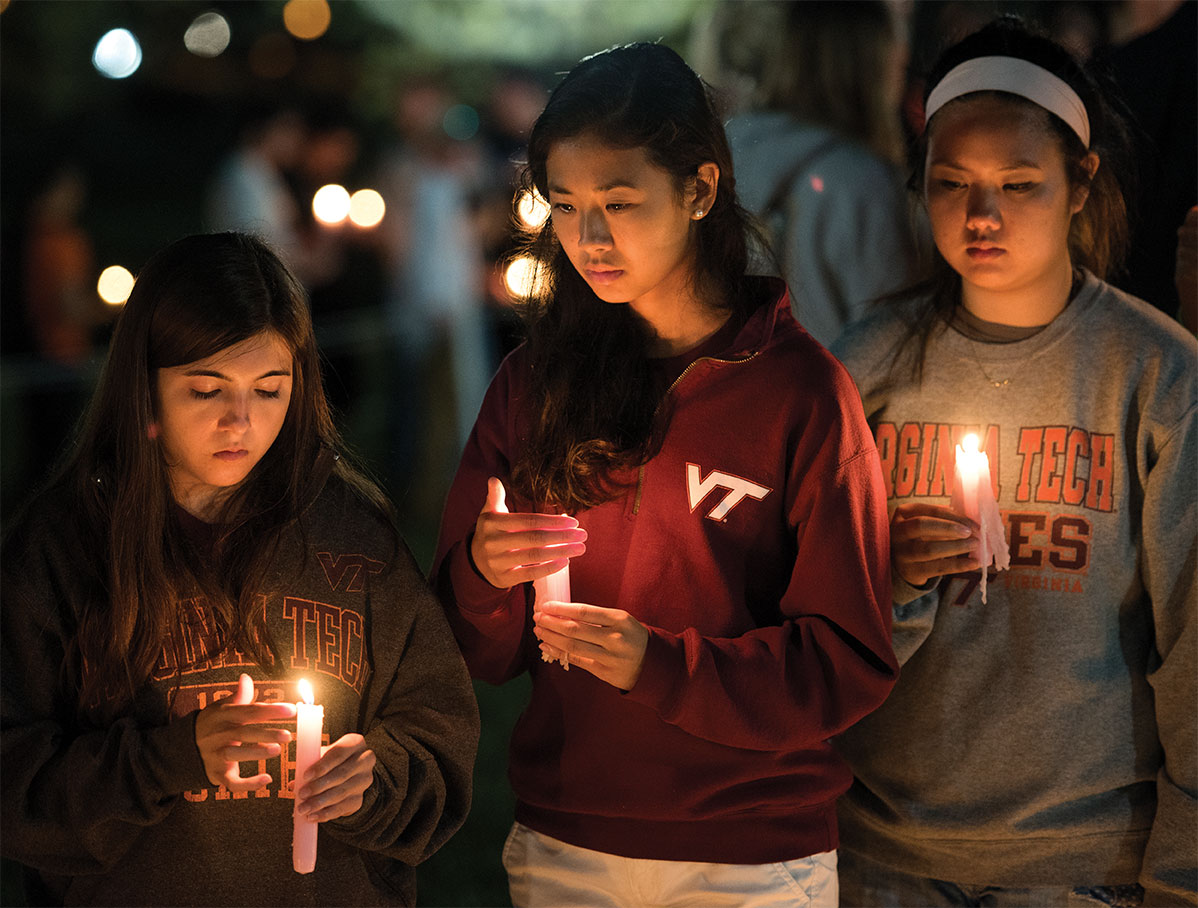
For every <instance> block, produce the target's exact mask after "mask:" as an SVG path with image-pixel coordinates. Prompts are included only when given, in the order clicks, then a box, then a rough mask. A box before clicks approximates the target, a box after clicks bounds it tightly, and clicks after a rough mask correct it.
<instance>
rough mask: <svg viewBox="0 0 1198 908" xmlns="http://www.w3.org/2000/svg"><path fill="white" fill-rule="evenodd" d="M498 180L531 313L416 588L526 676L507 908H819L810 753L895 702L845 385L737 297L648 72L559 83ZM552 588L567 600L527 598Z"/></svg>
mask: <svg viewBox="0 0 1198 908" xmlns="http://www.w3.org/2000/svg"><path fill="white" fill-rule="evenodd" d="M528 170H529V178H530V182H531V184H532V186H534V187H535V188H536V189H537V191H539V192H540V193H541V194H542V195H543V196H544V197H545V198H546V199H548V201H549V203H550V205H551V206H552V216H551V219H550V221H549V223H547V224H546V225H545V227H544V228H543V229H542V230H541V232H540V234H539V236H538V237H537V239H536V247H535V248H536V254H537V258H538V261H539V262H540V266H541V270H540V273H539V279H538V282H537V283H538V286H539V289H540V292H539V293H538V294H537V295H536V298H535V299H533V300H532V301H530V303H529V308H528V316H529V319H528V340H527V343H526V344H524V345H523V346H522V347H520V348H518V349H517V350H516V351H515V352H514V353H513V354H512V355H511V356H510V357H509V358H508V359H507V360H506V361H505V362H504V364H503V366H502V367H501V369H500V370H499V373H498V375H497V376H496V378H495V380H494V382H493V383H492V385H491V388H490V390H489V391H488V394H487V398H486V401H485V403H484V405H483V408H482V411H481V412H480V414H479V417H478V421H477V423H476V425H475V428H474V432H473V434H472V436H471V439H470V441H469V443H468V445H467V448H466V450H465V452H464V454H463V458H462V462H461V466H460V468H459V470H458V474H457V477H456V479H455V481H454V484H453V488H452V491H451V493H450V496H449V500H448V503H447V505H446V511H445V516H444V521H443V525H442V532H441V540H440V545H439V553H438V557H437V559H436V562H435V566H434V577H435V582H436V585H437V587H438V589H439V591H440V592H441V593H442V599H443V601H445V602H446V603H447V605H448V607H449V616H450V623H451V624H452V626H453V628H454V631H455V633H456V635H457V638H458V641H459V643H460V644H461V645H462V648H463V650H464V651H465V654H466V661H467V664H468V665H469V666H470V668H471V671H472V673H473V674H474V675H475V676H476V677H480V678H483V679H486V680H488V681H491V682H494V683H502V682H505V681H507V680H509V679H511V678H513V677H515V676H517V675H519V674H521V673H522V672H526V671H527V672H529V673H530V674H531V676H532V699H531V702H530V703H529V704H528V707H527V709H526V710H525V712H524V714H523V716H522V717H521V719H520V721H519V724H518V725H517V728H516V731H515V733H514V737H513V741H512V745H511V769H510V777H511V780H512V784H513V786H514V788H515V791H516V796H517V807H516V819H517V823H516V825H515V826H514V828H513V831H512V833H511V836H510V838H509V840H508V842H507V845H506V848H505V851H504V862H505V866H506V867H507V870H508V874H509V881H510V886H511V892H512V898H513V901H514V902H515V903H516V904H517V905H578V904H586V905H630V904H637V905H652V904H665V903H667V902H671V900H672V901H673V902H674V903H679V904H715V903H720V904H737V905H747V904H755V905H757V904H762V905H764V904H774V903H786V904H792V903H793V900H794V899H795V898H796V897H797V895H796V894H797V893H806V894H807V896H809V897H810V898H811V899H812V904H818V905H832V904H835V898H836V874H835V854H834V850H835V848H836V845H837V838H836V825H835V801H836V799H837V797H838V796H839V795H840V794H841V792H842V791H843V790H844V788H845V786H846V785H847V784H848V778H849V777H848V773H847V770H846V769H845V768H844V766H843V765H842V763H841V762H840V759H839V758H838V757H837V756H836V755H835V754H834V753H833V751H832V748H831V746H830V745H829V743H828V739H829V738H831V737H832V736H833V735H835V734H837V733H839V732H840V731H842V730H844V729H845V728H846V727H847V726H849V725H851V724H852V723H853V722H855V721H857V719H859V718H860V717H861V716H862V715H864V714H865V713H867V712H869V711H870V710H871V709H873V708H874V707H876V706H877V705H878V703H880V702H881V701H882V699H883V698H884V697H885V696H886V693H887V691H888V690H889V689H890V686H891V685H892V684H893V682H894V678H895V669H894V662H893V654H892V652H891V650H890V642H889V634H888V623H887V622H888V618H887V615H888V613H889V606H888V600H889V596H890V593H889V586H890V581H889V565H888V561H887V558H886V547H885V538H886V535H885V534H886V527H885V521H886V514H885V507H884V501H883V497H882V490H881V486H880V477H879V475H878V464H877V458H876V457H875V455H874V453H873V448H872V443H871V440H870V438H869V435H868V427H867V426H866V425H865V422H864V419H863V418H862V416H861V413H860V412H859V406H858V402H857V401H856V395H855V393H854V391H853V388H852V385H851V384H850V382H849V379H848V376H847V374H846V373H845V372H844V371H843V370H842V369H841V368H840V366H839V364H837V363H836V362H835V361H834V360H833V359H832V357H831V356H829V355H828V354H827V353H826V352H825V351H824V350H823V349H822V348H821V347H820V346H819V345H818V344H816V343H815V342H814V341H813V340H812V339H811V338H810V337H809V336H808V335H807V334H806V333H805V332H804V331H803V330H802V329H801V328H799V327H798V325H797V324H796V323H795V321H794V319H793V317H792V316H791V314H790V308H789V305H790V304H789V299H788V298H787V294H786V290H785V287H784V286H783V285H782V283H781V282H780V281H777V280H772V279H764V278H757V279H754V278H749V277H746V274H745V267H746V258H747V253H746V220H745V215H744V212H743V211H742V209H741V208H740V207H739V206H738V204H737V202H736V194H735V182H734V180H733V176H732V165H731V161H730V157H729V152H728V147H727V143H726V140H725V138H724V133H723V129H722V127H721V125H720V120H719V118H718V116H717V115H716V113H715V110H714V109H713V106H712V102H711V98H710V95H709V93H708V91H707V89H706V86H705V85H704V84H703V83H702V81H701V80H700V79H699V78H698V77H697V76H696V75H695V74H694V73H693V72H692V71H691V70H690V69H689V68H688V67H687V66H686V64H685V63H683V61H682V60H681V59H680V58H679V57H678V55H677V54H675V53H674V52H673V51H671V50H669V49H667V48H665V47H662V46H659V45H653V44H638V45H631V46H627V47H621V48H616V49H613V50H610V51H607V52H604V53H601V54H597V55H595V56H593V57H590V58H588V59H586V60H584V61H583V62H581V63H580V64H578V66H576V67H575V68H574V69H573V70H572V71H571V72H570V73H569V74H568V75H567V76H566V77H565V79H564V80H563V81H562V82H561V84H560V85H559V86H558V87H557V88H556V90H555V91H554V92H553V94H552V96H551V98H550V100H549V103H548V106H547V107H546V108H545V111H544V113H543V114H542V115H541V117H540V118H539V119H538V121H537V123H536V126H535V127H534V129H533V132H532V135H531V139H530V143H529V167H528ZM567 564H568V566H569V577H570V583H571V584H572V595H571V597H570V598H571V599H572V600H573V601H572V602H563V601H555V600H551V601H534V598H533V584H532V583H531V582H530V581H533V580H536V579H537V578H541V577H544V576H547V575H549V574H552V573H554V572H556V571H557V570H558V569H560V568H562V567H564V566H566V565H567ZM542 652H544V654H545V656H546V657H551V658H555V659H556V660H557V661H554V662H552V663H550V662H547V661H543V660H542ZM567 669H568V670H567Z"/></svg>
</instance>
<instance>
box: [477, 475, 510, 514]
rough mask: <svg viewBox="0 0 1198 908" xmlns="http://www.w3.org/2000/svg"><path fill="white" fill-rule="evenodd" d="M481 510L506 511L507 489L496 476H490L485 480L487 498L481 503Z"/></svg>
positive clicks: (503, 512)
mask: <svg viewBox="0 0 1198 908" xmlns="http://www.w3.org/2000/svg"><path fill="white" fill-rule="evenodd" d="M483 510H484V511H489V512H491V513H492V514H506V513H508V509H507V490H506V489H504V487H503V483H502V482H500V481H499V479H498V477H495V476H492V477H491V478H490V479H488V480H487V500H486V502H485V503H484V504H483Z"/></svg>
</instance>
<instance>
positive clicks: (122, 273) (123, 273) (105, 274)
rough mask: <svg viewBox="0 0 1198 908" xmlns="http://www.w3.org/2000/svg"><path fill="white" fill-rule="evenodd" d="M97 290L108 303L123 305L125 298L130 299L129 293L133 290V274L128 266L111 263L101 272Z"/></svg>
mask: <svg viewBox="0 0 1198 908" xmlns="http://www.w3.org/2000/svg"><path fill="white" fill-rule="evenodd" d="M96 292H97V293H98V294H100V299H102V300H104V302H106V303H108V305H110V306H123V305H125V300H127V299H129V294H130V293H132V292H133V275H132V274H130V273H129V269H128V268H122V267H121V266H120V265H109V266H108V267H107V268H105V269H104V270H103V271H101V272H100V279H99V280H98V281H97V282H96Z"/></svg>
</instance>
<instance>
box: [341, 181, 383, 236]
mask: <svg viewBox="0 0 1198 908" xmlns="http://www.w3.org/2000/svg"><path fill="white" fill-rule="evenodd" d="M386 213H387V204H386V203H385V202H384V201H383V197H382V196H381V195H379V194H378V193H377V192H375V190H373V189H359V190H358V191H357V192H355V193H354V194H353V195H351V196H350V197H349V219H350V220H351V221H353V222H354V224H355V225H357V226H358V227H363V228H368V227H377V226H378V225H379V222H380V221H382V219H383V215H384V214H386Z"/></svg>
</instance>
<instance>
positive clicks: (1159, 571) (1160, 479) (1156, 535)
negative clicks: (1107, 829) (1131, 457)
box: [1140, 405, 1198, 905]
mask: <svg viewBox="0 0 1198 908" xmlns="http://www.w3.org/2000/svg"><path fill="white" fill-rule="evenodd" d="M1196 412H1198V410H1196V408H1195V407H1194V406H1193V405H1191V407H1190V408H1189V411H1188V413H1187V414H1186V416H1185V417H1184V418H1183V420H1182V423H1181V424H1180V425H1179V426H1178V427H1177V428H1176V429H1175V430H1174V431H1173V432H1172V434H1171V435H1170V436H1169V438H1168V440H1167V441H1166V442H1165V443H1164V444H1163V445H1162V446H1161V449H1160V451H1159V452H1158V453H1157V458H1156V462H1155V464H1153V466H1152V469H1151V472H1150V473H1149V475H1148V481H1147V483H1146V487H1145V496H1144V511H1143V535H1142V539H1143V543H1142V552H1141V562H1142V565H1143V569H1142V571H1143V577H1144V583H1145V587H1146V588H1147V592H1148V595H1149V597H1150V598H1151V601H1152V616H1153V626H1154V629H1155V633H1156V655H1157V659H1156V660H1155V664H1154V665H1150V667H1149V668H1150V670H1149V672H1148V683H1149V684H1150V685H1151V686H1152V690H1153V695H1154V700H1155V705H1156V724H1157V729H1158V733H1159V735H1160V744H1161V750H1162V762H1161V768H1160V771H1159V772H1158V775H1157V808H1156V818H1155V820H1154V822H1153V825H1152V832H1151V834H1150V836H1149V839H1148V846H1147V849H1146V851H1145V855H1144V866H1143V869H1142V871H1141V875H1140V883H1141V885H1143V886H1144V889H1145V891H1146V893H1147V898H1146V901H1145V904H1147V905H1158V904H1159V905H1165V904H1167V905H1178V904H1185V905H1195V904H1198V870H1195V867H1194V856H1195V855H1196V854H1198V748H1196V746H1195V745H1196V742H1198V727H1196V724H1195V710H1194V704H1195V702H1198V626H1196V622H1198V617H1196V615H1195V611H1196V600H1198V591H1196V589H1195V573H1196V571H1198V541H1196V540H1198V501H1195V493H1194V468H1195V464H1198V427H1196V422H1198V420H1196Z"/></svg>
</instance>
